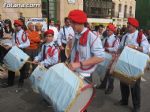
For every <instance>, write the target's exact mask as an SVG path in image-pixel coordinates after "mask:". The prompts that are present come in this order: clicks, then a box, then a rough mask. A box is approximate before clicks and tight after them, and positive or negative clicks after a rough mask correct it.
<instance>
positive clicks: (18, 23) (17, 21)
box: [14, 20, 23, 26]
mask: <svg viewBox="0 0 150 112" xmlns="http://www.w3.org/2000/svg"><path fill="white" fill-rule="evenodd" d="M15 24H16V25H18V26H23V23H22V22H21V21H20V20H14V25H15Z"/></svg>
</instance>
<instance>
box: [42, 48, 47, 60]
mask: <svg viewBox="0 0 150 112" xmlns="http://www.w3.org/2000/svg"><path fill="white" fill-rule="evenodd" d="M45 51H46V45H44V46H43V59H42V60H43V61H44V59H45V57H46V55H45Z"/></svg>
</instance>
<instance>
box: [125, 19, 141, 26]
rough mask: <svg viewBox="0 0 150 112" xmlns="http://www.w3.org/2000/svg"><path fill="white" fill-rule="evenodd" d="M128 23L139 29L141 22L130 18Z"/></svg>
mask: <svg viewBox="0 0 150 112" xmlns="http://www.w3.org/2000/svg"><path fill="white" fill-rule="evenodd" d="M128 23H129V24H130V25H132V26H134V27H136V28H138V27H139V22H138V20H137V19H135V18H128Z"/></svg>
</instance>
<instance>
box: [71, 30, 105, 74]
mask: <svg viewBox="0 0 150 112" xmlns="http://www.w3.org/2000/svg"><path fill="white" fill-rule="evenodd" d="M87 30H88V29H87V28H84V29H83V31H82V32H81V33H80V34H79V33H75V38H73V48H72V51H71V62H74V59H75V54H76V48H77V51H78V52H79V61H85V60H88V59H89V58H91V57H94V56H96V57H99V58H104V55H105V54H104V49H103V46H102V42H101V40H100V38H98V37H97V36H96V35H95V34H93V33H92V32H91V31H89V33H88V35H87V45H86V46H82V45H79V39H80V37H81V36H82V35H83V33H84V32H86V31H87ZM75 39H78V42H77V45H76V46H77V47H75V45H74V42H75ZM83 67H84V68H89V66H83ZM95 68H96V65H93V67H91V68H90V69H87V70H83V69H81V68H79V69H77V70H76V72H79V73H88V74H91V73H92V72H93V71H94V70H95Z"/></svg>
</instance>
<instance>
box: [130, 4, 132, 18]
mask: <svg viewBox="0 0 150 112" xmlns="http://www.w3.org/2000/svg"><path fill="white" fill-rule="evenodd" d="M129 14H130V17H132V6H130V9H129Z"/></svg>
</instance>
